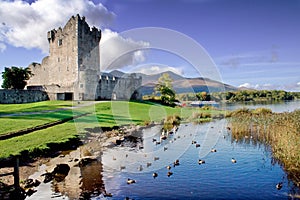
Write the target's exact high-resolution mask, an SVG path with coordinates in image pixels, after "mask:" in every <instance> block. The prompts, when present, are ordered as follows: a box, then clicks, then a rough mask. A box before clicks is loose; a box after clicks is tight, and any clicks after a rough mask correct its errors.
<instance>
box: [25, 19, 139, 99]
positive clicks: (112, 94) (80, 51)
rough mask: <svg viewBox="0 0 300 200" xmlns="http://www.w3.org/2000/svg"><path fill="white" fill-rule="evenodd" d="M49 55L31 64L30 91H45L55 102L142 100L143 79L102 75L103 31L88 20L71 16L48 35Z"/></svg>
mask: <svg viewBox="0 0 300 200" xmlns="http://www.w3.org/2000/svg"><path fill="white" fill-rule="evenodd" d="M47 38H48V41H49V56H47V57H45V58H44V59H43V60H42V63H41V64H39V63H32V64H31V65H29V68H30V69H31V71H32V73H33V74H34V75H33V76H32V77H31V78H30V80H29V81H28V84H27V89H28V90H44V91H46V92H47V94H48V96H49V98H50V99H53V100H101V99H106V100H108V99H114V100H121V99H124V100H128V99H131V98H134V99H140V98H141V96H140V94H139V93H138V91H137V89H138V88H139V87H140V86H141V84H142V78H141V77H137V76H136V75H135V74H130V75H126V76H124V77H115V76H113V75H111V74H109V73H101V72H100V47H99V42H100V40H101V30H100V29H97V28H96V27H93V28H90V26H89V25H88V24H87V22H86V21H85V17H80V16H79V15H77V16H72V17H71V18H70V19H69V21H68V22H67V23H66V25H65V26H64V27H63V28H61V27H59V28H58V29H57V30H55V29H53V30H51V31H49V32H48V34H47Z"/></svg>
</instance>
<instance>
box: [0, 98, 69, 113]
mask: <svg viewBox="0 0 300 200" xmlns="http://www.w3.org/2000/svg"><path fill="white" fill-rule="evenodd" d="M71 106H72V101H42V102H36V103H25V104H0V115H3V114H5V115H6V114H12V113H23V112H40V111H45V110H56V109H60V108H66V107H71Z"/></svg>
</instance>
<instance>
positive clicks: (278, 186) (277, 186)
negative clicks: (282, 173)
mask: <svg viewBox="0 0 300 200" xmlns="http://www.w3.org/2000/svg"><path fill="white" fill-rule="evenodd" d="M281 188H282V182H279V183H277V184H276V189H277V190H281Z"/></svg>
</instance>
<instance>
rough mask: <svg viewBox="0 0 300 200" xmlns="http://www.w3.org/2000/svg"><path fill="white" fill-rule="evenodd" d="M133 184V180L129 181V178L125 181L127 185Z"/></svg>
mask: <svg viewBox="0 0 300 200" xmlns="http://www.w3.org/2000/svg"><path fill="white" fill-rule="evenodd" d="M133 183H136V181H135V180H134V179H130V178H128V179H127V184H133Z"/></svg>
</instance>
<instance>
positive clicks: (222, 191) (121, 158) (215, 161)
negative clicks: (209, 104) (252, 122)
mask: <svg viewBox="0 0 300 200" xmlns="http://www.w3.org/2000/svg"><path fill="white" fill-rule="evenodd" d="M273 106H275V107H276V110H275V111H276V112H283V111H291V110H294V109H296V108H299V101H298V102H296V103H293V102H290V103H288V104H281V108H280V106H279V105H272V106H271V107H272V109H273V108H274V107H273ZM264 107H266V106H264ZM160 134H161V133H160V127H159V126H155V127H152V128H148V129H145V130H144V131H143V141H142V142H141V143H138V144H134V143H129V144H127V145H125V146H124V147H120V146H117V147H113V148H109V149H106V150H104V151H103V153H101V156H99V157H98V160H99V162H96V163H92V164H91V165H88V166H86V167H84V168H79V167H77V168H74V169H73V171H72V170H71V171H70V172H69V175H68V176H67V177H66V180H65V181H63V182H60V183H58V184H51V183H48V184H41V185H40V186H39V188H38V191H37V192H36V193H35V194H34V195H32V196H31V197H29V198H28V199H74V197H76V195H77V196H78V193H82V190H86V191H88V192H89V193H90V194H91V193H92V195H91V196H92V199H124V198H126V197H128V198H130V199H296V198H297V197H298V198H299V197H300V196H299V195H300V191H299V189H298V188H296V187H294V185H293V183H292V182H291V181H289V180H288V179H287V175H286V173H285V172H284V171H283V169H282V168H281V166H279V165H278V164H276V162H274V161H272V155H271V153H270V151H269V149H268V147H266V146H265V145H263V144H259V143H256V142H255V141H252V140H251V139H250V138H247V139H246V138H244V139H243V140H242V141H234V140H233V139H232V138H231V135H230V132H228V131H227V130H226V120H218V121H215V122H211V123H206V124H201V125H193V124H182V125H181V126H180V127H179V129H178V131H177V132H176V133H175V134H172V135H169V137H168V138H167V139H166V140H163V141H161V143H160V144H156V142H153V139H156V140H157V141H158V140H159V138H160ZM192 141H196V142H197V143H198V144H200V147H198V148H197V147H196V146H195V144H192ZM213 148H214V149H216V151H217V152H211V149H213ZM71 154H72V152H71ZM67 156H68V155H66V157H67ZM72 156H73V157H74V155H72ZM72 156H70V157H72ZM232 158H235V159H236V160H237V162H236V163H234V164H233V163H232V162H231V159H232ZM176 159H179V162H180V165H178V166H176V167H174V166H173V164H172V163H173V162H174V161H175V160H176ZM198 159H204V160H205V162H206V163H205V164H202V165H199V164H198ZM168 165H171V167H172V168H171V169H170V171H171V172H172V173H173V175H171V176H170V177H168V176H167V172H168V171H169V170H168V169H167V168H166V166H168ZM153 172H156V173H157V174H158V176H157V177H156V178H153V177H152V174H153ZM128 178H130V179H134V180H136V183H134V184H127V179H128ZM279 182H283V187H282V189H281V190H277V189H276V184H277V183H279ZM79 185H80V187H79ZM104 188H105V190H106V191H107V193H111V194H112V195H113V197H103V195H99V192H102V191H103V190H104ZM100 190H101V191H100ZM61 193H63V194H64V195H61ZM69 197H71V198H69Z"/></svg>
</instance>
